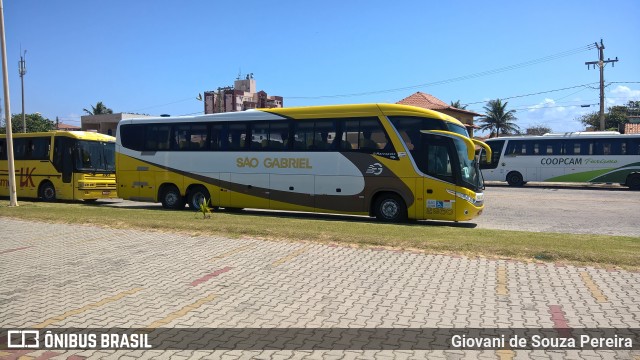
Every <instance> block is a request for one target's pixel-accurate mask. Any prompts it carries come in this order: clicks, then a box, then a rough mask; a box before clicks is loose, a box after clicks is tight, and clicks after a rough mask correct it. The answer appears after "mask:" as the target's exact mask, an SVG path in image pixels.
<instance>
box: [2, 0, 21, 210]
mask: <svg viewBox="0 0 640 360" xmlns="http://www.w3.org/2000/svg"><path fill="white" fill-rule="evenodd" d="M0 39H2V44H1V45H2V85H3V86H4V114H5V117H6V126H7V163H8V165H9V166H8V169H7V170H8V172H7V177H8V178H9V206H18V199H17V195H16V168H15V164H14V162H13V134H12V132H13V131H12V130H11V110H10V109H9V105H10V101H9V74H8V73H7V44H6V42H5V38H4V5H3V4H2V0H0Z"/></svg>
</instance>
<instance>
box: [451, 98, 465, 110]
mask: <svg viewBox="0 0 640 360" xmlns="http://www.w3.org/2000/svg"><path fill="white" fill-rule="evenodd" d="M451 106H452V107H454V108H456V109H462V110H466V109H467V105H462V104H460V100H456V101H452V102H451Z"/></svg>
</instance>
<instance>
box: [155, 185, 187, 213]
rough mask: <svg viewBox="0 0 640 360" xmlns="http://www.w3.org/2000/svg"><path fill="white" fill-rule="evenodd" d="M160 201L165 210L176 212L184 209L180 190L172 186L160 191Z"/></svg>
mask: <svg viewBox="0 0 640 360" xmlns="http://www.w3.org/2000/svg"><path fill="white" fill-rule="evenodd" d="M160 201H161V202H162V207H163V208H165V209H171V210H178V209H182V208H184V199H183V198H182V195H180V190H178V188H177V187H175V186H173V185H166V186H164V187H163V188H162V190H161V191H160Z"/></svg>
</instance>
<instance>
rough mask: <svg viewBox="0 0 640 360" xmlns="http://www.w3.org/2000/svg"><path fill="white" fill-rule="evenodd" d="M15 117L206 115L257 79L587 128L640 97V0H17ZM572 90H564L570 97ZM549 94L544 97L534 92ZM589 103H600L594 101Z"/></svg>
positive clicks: (559, 127) (9, 23)
mask: <svg viewBox="0 0 640 360" xmlns="http://www.w3.org/2000/svg"><path fill="white" fill-rule="evenodd" d="M3 3H4V19H5V33H6V35H5V36H6V44H7V45H6V46H7V58H8V67H9V70H8V72H9V87H10V99H11V109H10V110H11V113H13V114H15V113H20V112H21V87H20V77H19V74H18V62H19V60H20V55H21V49H22V54H24V51H25V50H26V54H24V56H25V59H26V66H27V73H26V75H25V76H24V97H25V112H26V113H36V112H38V113H41V114H42V115H43V116H45V117H47V118H49V119H51V120H55V119H56V117H58V118H59V119H60V121H61V122H64V123H69V124H74V125H79V124H80V116H81V115H83V114H84V112H83V109H85V108H87V109H91V105H95V104H96V103H97V102H98V101H102V102H103V103H104V104H105V105H106V106H108V107H109V108H111V109H113V111H114V112H133V113H141V114H150V115H160V114H170V115H171V116H179V115H187V114H194V115H195V114H200V113H203V109H204V104H203V103H202V102H201V101H198V100H197V97H198V94H202V93H203V92H204V91H209V90H215V89H217V88H218V87H220V86H230V85H233V81H234V80H235V79H236V78H237V77H238V76H241V77H242V78H244V77H245V76H246V75H247V74H249V73H253V76H254V78H255V80H256V85H257V89H258V90H264V91H266V92H267V93H268V94H269V95H279V96H283V97H284V106H286V107H292V106H308V105H329V104H356V103H395V102H397V101H399V100H401V99H403V98H405V97H407V96H410V95H411V94H413V93H415V92H416V91H421V92H424V93H428V94H432V95H434V96H435V97H437V98H439V99H441V100H443V101H445V102H447V103H450V102H452V101H456V100H460V102H461V103H462V104H468V106H467V109H469V110H472V111H475V112H478V113H484V112H485V111H484V110H483V107H484V106H485V105H486V102H487V101H488V100H491V99H496V98H500V99H505V100H504V101H507V102H508V105H507V109H508V110H509V109H513V110H516V114H515V115H516V117H517V119H518V120H517V121H516V124H518V125H519V126H520V127H521V128H522V129H526V128H527V127H530V126H538V125H543V126H547V127H550V128H551V129H552V130H553V131H554V132H565V131H580V130H583V129H584V126H583V125H582V124H581V123H580V122H579V121H578V120H577V118H578V117H579V116H580V115H583V114H586V113H589V112H595V111H598V109H599V107H598V104H599V90H598V87H599V72H598V70H594V69H588V68H587V66H586V65H585V62H587V61H595V60H597V59H598V50H597V49H595V46H594V43H595V42H600V40H601V39H602V41H603V43H604V46H605V50H604V55H605V58H611V59H614V58H616V57H617V58H618V59H619V61H618V62H617V63H615V66H613V67H612V66H611V64H609V65H607V67H606V68H605V73H604V76H605V84H606V85H607V86H606V90H605V96H606V106H607V107H609V106H612V105H620V104H625V103H627V102H628V101H629V100H640V46H638V44H639V39H638V34H640V22H639V21H638V18H637V14H638V13H640V1H637V0H612V1H608V2H602V1H593V0H580V1H574V0H566V1H546V0H540V1H464V0H459V1H442V2H435V1H422V0H416V1H402V0H400V1H388V0H385V1H378V0H369V1H359V0H352V1H345V0H335V1H334V0H324V1H293V0H292V1H288V0H283V1H273V2H265V1H253V0H244V1H242V2H238V1H212V0H190V1H177V0H174V1H169V0H154V1H152V0H136V1H130V0H110V1H106V0H94V1H86V0H58V1H43V0H4V1H3ZM561 89H564V90H561ZM530 94H535V95H530ZM581 105H591V106H590V107H582V106H581Z"/></svg>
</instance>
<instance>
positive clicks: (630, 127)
mask: <svg viewBox="0 0 640 360" xmlns="http://www.w3.org/2000/svg"><path fill="white" fill-rule="evenodd" d="M624 133H625V134H640V124H630V123H627V124H624Z"/></svg>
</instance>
